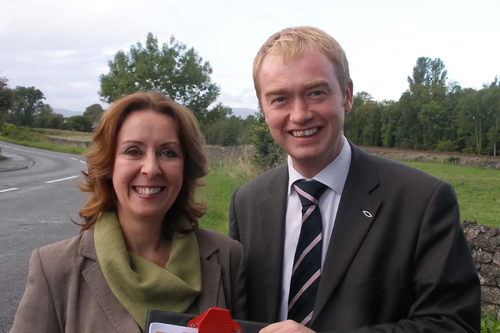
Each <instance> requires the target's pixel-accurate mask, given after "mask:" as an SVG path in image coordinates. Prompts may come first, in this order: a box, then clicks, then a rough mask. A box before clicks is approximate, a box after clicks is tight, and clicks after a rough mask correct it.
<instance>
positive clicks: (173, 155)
mask: <svg viewBox="0 0 500 333" xmlns="http://www.w3.org/2000/svg"><path fill="white" fill-rule="evenodd" d="M160 156H165V157H168V158H176V157H179V154H177V153H176V152H175V151H173V150H163V151H162V152H160Z"/></svg>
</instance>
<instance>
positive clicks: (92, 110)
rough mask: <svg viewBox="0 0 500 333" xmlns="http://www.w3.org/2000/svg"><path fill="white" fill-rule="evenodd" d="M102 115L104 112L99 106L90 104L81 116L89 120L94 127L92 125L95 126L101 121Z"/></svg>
mask: <svg viewBox="0 0 500 333" xmlns="http://www.w3.org/2000/svg"><path fill="white" fill-rule="evenodd" d="M103 113H104V110H103V108H102V106H101V104H92V105H91V106H88V107H87V108H86V109H85V112H83V116H84V117H87V118H88V119H89V120H90V123H91V124H92V127H95V126H94V125H97V123H98V122H99V120H101V117H102V114H103Z"/></svg>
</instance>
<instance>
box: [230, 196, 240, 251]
mask: <svg viewBox="0 0 500 333" xmlns="http://www.w3.org/2000/svg"><path fill="white" fill-rule="evenodd" d="M237 192H238V190H236V191H234V193H233V195H232V196H231V201H230V203H229V237H231V238H232V239H234V240H237V241H238V242H241V239H240V230H239V226H238V220H237V218H236V193H237Z"/></svg>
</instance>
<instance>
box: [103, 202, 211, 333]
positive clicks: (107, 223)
mask: <svg viewBox="0 0 500 333" xmlns="http://www.w3.org/2000/svg"><path fill="white" fill-rule="evenodd" d="M186 222H187V220H186ZM94 239H95V248H96V252H97V258H98V259H99V263H100V265H101V268H102V272H103V274H104V278H105V279H106V282H107V283H108V285H109V287H110V288H111V291H112V292H113V294H114V295H115V297H116V298H117V299H118V300H119V301H120V303H121V304H122V305H123V306H124V307H125V309H127V311H128V312H129V313H130V314H131V315H132V317H134V319H135V321H136V322H137V324H139V326H140V327H141V329H142V331H144V329H145V327H144V326H145V323H146V314H147V310H148V309H155V310H164V311H172V312H178V313H186V312H188V313H191V314H198V308H197V304H196V302H195V300H196V298H197V297H198V295H199V294H200V292H201V266H200V255H199V250H198V242H197V240H196V236H195V235H194V234H192V233H191V234H188V235H184V234H180V233H174V234H173V237H172V247H171V251H170V259H169V260H168V262H167V265H166V266H165V268H161V267H159V266H158V265H156V264H155V263H153V262H151V261H149V260H147V259H144V258H142V257H139V256H137V255H134V254H132V253H129V252H128V251H127V247H126V246H125V240H124V238H123V234H122V230H121V227H120V224H119V222H118V219H117V217H116V214H115V213H114V212H109V213H102V214H101V215H100V216H99V219H98V220H97V223H96V225H95V230H94Z"/></svg>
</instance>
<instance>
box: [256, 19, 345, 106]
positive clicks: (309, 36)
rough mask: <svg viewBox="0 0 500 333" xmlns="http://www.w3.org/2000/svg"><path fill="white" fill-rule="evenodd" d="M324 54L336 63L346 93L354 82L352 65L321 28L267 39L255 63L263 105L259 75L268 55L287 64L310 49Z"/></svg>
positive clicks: (284, 32) (298, 29)
mask: <svg viewBox="0 0 500 333" xmlns="http://www.w3.org/2000/svg"><path fill="white" fill-rule="evenodd" d="M309 49H314V50H318V51H320V52H323V54H325V55H326V56H327V57H328V59H330V61H331V62H332V64H333V66H334V67H335V70H336V73H337V79H338V80H339V83H340V86H341V88H342V92H344V93H345V91H346V90H347V88H348V87H349V83H350V82H351V77H350V75H349V64H348V62H347V57H346V55H345V52H344V50H343V49H342V47H341V46H340V44H339V43H338V42H337V41H336V40H335V39H334V38H333V37H331V36H330V35H328V34H327V33H326V32H324V31H323V30H321V29H318V28H315V27H309V26H303V27H294V28H286V29H283V30H281V31H279V32H277V33H275V34H274V35H272V36H271V37H269V38H268V39H267V41H266V42H265V43H264V45H262V47H261V48H260V50H259V52H258V53H257V55H256V56H255V59H254V61H253V82H254V86H255V91H256V93H257V98H259V105H260V88H259V73H260V70H261V68H262V62H263V61H264V58H265V57H266V56H267V55H268V54H272V55H279V56H282V57H283V61H284V62H285V63H286V62H289V61H291V60H294V59H296V58H297V57H298V56H299V55H300V54H301V53H303V52H304V51H306V50H309Z"/></svg>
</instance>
